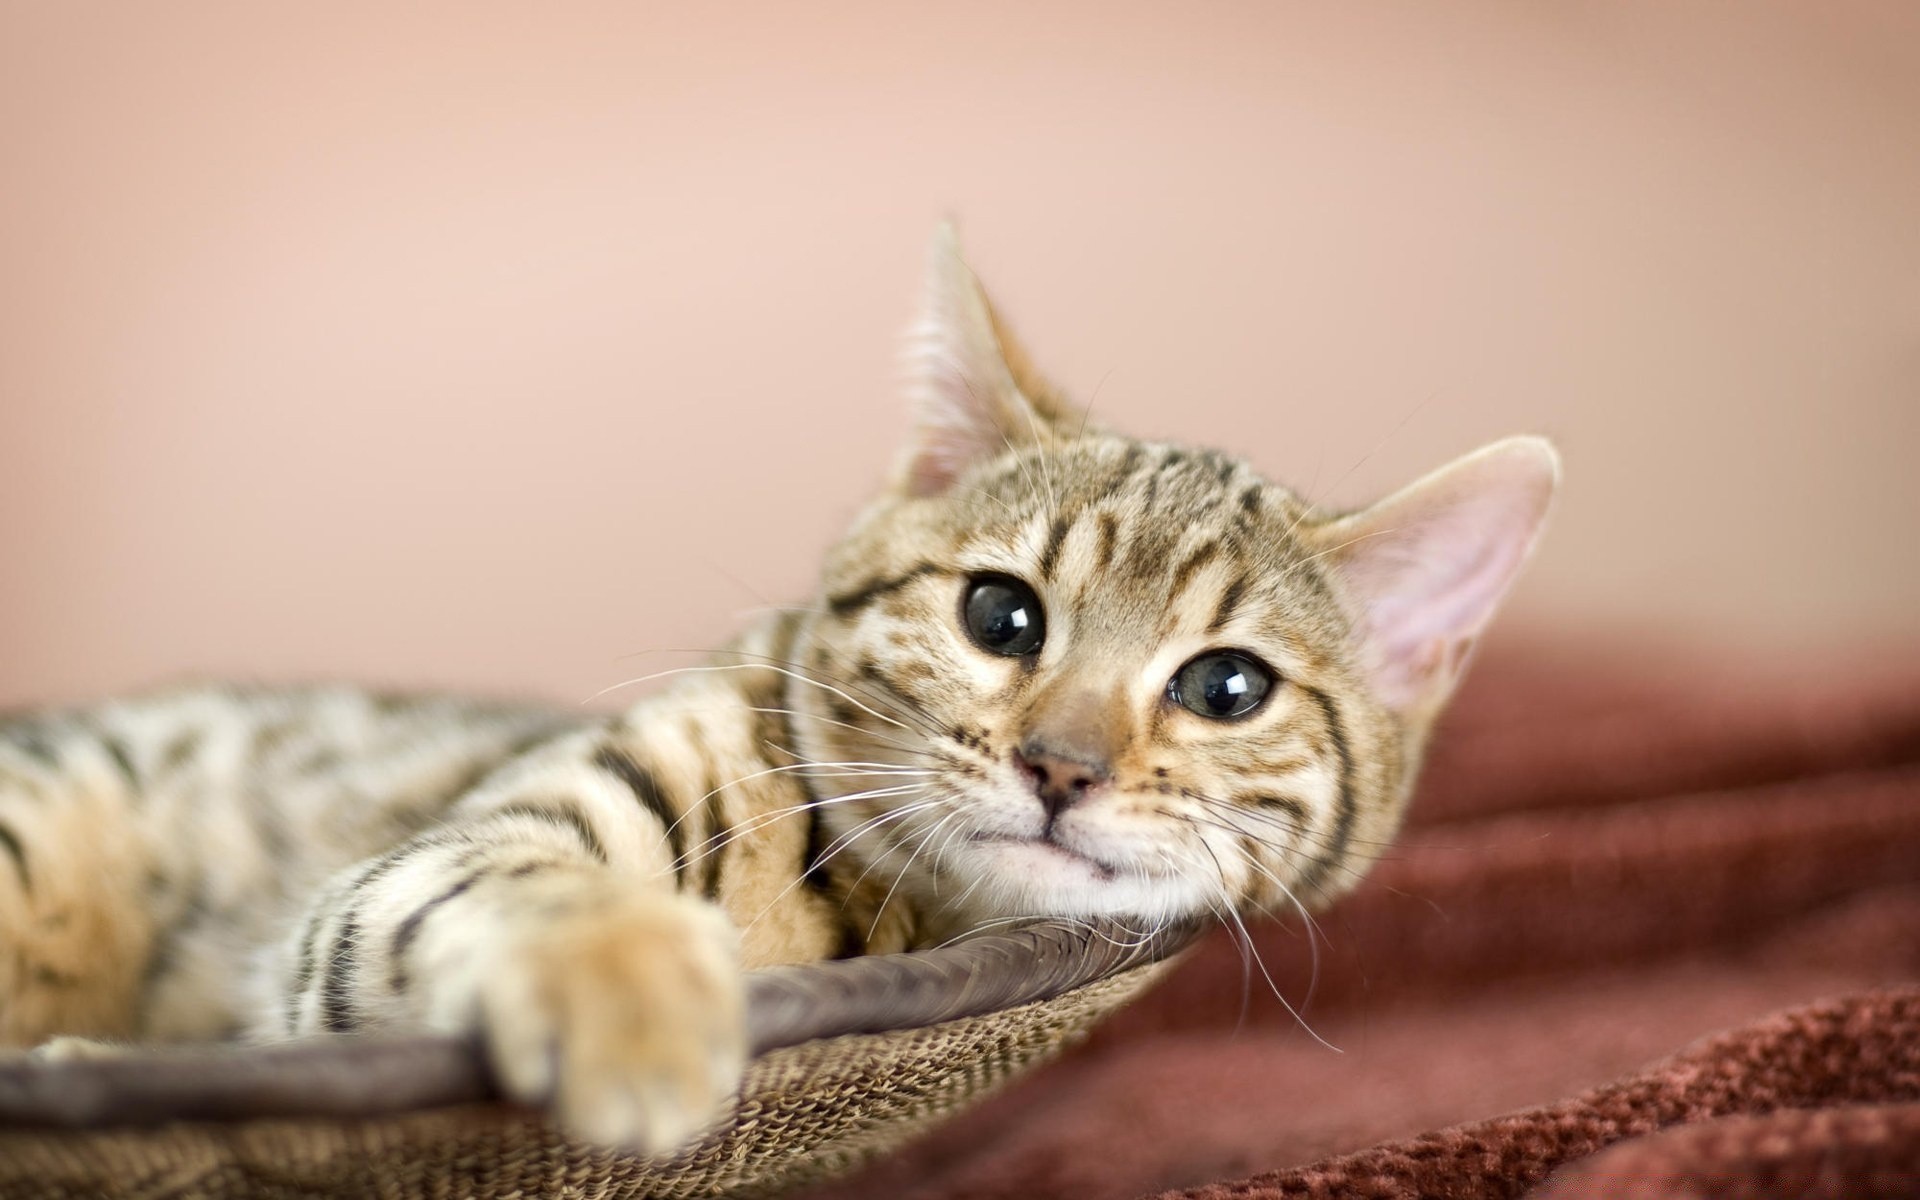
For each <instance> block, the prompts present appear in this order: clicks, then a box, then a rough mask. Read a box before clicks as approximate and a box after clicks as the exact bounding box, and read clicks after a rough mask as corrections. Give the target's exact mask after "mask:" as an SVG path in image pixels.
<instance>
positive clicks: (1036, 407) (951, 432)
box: [897, 224, 1062, 496]
mask: <svg viewBox="0 0 1920 1200" xmlns="http://www.w3.org/2000/svg"><path fill="white" fill-rule="evenodd" d="M927 257H928V262H927V287H926V294H925V297H924V299H923V300H922V302H921V308H920V314H919V317H918V318H917V319H916V320H915V321H914V324H913V326H912V328H911V329H910V330H909V331H908V333H907V345H906V364H907V379H908V395H909V399H910V400H911V401H912V404H913V432H912V434H911V436H910V440H909V441H908V443H907V448H906V452H905V453H904V454H903V455H902V458H901V464H900V470H899V477H898V481H897V482H898V486H899V487H900V489H901V490H902V491H905V492H906V493H907V494H909V495H913V496H934V495H938V494H940V493H941V492H944V491H946V490H947V489H948V488H949V487H951V486H952V485H953V481H954V480H955V479H957V478H959V477H960V475H961V474H963V473H964V472H965V471H966V470H967V468H968V467H970V466H972V465H973V464H974V463H976V462H979V461H980V460H982V459H985V458H990V457H992V456H994V455H997V454H1001V453H1004V452H1005V451H1007V450H1009V449H1011V448H1014V447H1019V446H1027V445H1034V444H1037V443H1044V442H1049V441H1052V440H1054V439H1055V438H1057V437H1058V436H1060V434H1059V430H1060V426H1061V422H1060V419H1059V418H1060V414H1061V411H1062V405H1061V403H1060V400H1059V398H1058V395H1057V393H1056V392H1055V391H1054V389H1053V388H1052V387H1051V386H1050V385H1049V384H1047V383H1046V381H1045V380H1043V379H1041V378H1040V377H1039V375H1037V374H1036V373H1035V372H1034V371H1033V369H1032V367H1031V365H1030V364H1029V362H1028V360H1027V356H1026V353H1025V352H1024V351H1023V350H1022V349H1021V348H1020V346H1019V345H1018V344H1017V343H1016V342H1014V340H1013V338H1012V337H1011V335H1009V334H1008V332H1007V329H1006V326H1005V325H1004V324H1003V323H1002V322H1001V321H1000V319H999V317H998V316H997V315H996V314H995V313H994V311H993V305H992V304H991V303H990V302H989V301H988V300H987V295H986V293H985V292H984V291H983V290H981V287H980V281H979V280H978V279H976V278H975V277H974V274H973V270H972V269H971V268H970V267H968V266H967V263H966V259H965V258H963V257H962V256H961V254H960V239H959V237H958V235H957V234H955V232H954V229H953V226H952V225H948V224H943V225H941V226H940V228H939V229H938V230H936V231H935V233H934V235H933V245H932V247H931V249H930V252H929V254H928V256H927Z"/></svg>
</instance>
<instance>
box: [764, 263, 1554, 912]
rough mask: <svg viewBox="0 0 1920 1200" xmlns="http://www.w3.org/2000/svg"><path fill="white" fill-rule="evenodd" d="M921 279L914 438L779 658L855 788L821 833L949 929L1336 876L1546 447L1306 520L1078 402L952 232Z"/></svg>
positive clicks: (1131, 907) (1176, 907)
mask: <svg viewBox="0 0 1920 1200" xmlns="http://www.w3.org/2000/svg"><path fill="white" fill-rule="evenodd" d="M931 275H932V277H931V281H930V285H929V289H928V294H927V300H926V305H925V310H924V312H923V314H922V317H921V320H920V322H919V323H918V325H917V326H916V327H915V329H914V330H913V334H912V341H911V344H910V353H911V355H912V370H913V381H914V391H915V395H914V401H915V415H916V420H915V427H914V432H913V436H912V438H911V440H910V442H909V444H908V446H907V447H906V450H905V452H904V454H903V455H902V458H901V461H900V465H899V468H898V470H897V472H896V475H895V478H894V480H893V481H892V483H891V485H890V487H889V488H888V490H887V491H886V493H885V494H884V495H882V496H881V497H880V499H878V500H877V501H876V502H875V503H874V504H872V505H871V506H870V507H869V508H868V509H867V510H866V511H865V512H864V513H863V514H862V515H861V517H860V518H859V520H858V521H857V523H856V524H855V526H854V528H853V530H852V532H851V533H850V534H848V536H847V537H846V539H845V540H844V541H843V542H842V543H841V544H840V545H839V546H838V547H837V548H836V549H835V550H834V552H833V553H832V555H831V556H830V558H829V560H828V563H827V567H826V572H825V576H824V584H823V591H822V597H821V603H820V608H819V609H818V611H816V612H815V613H814V614H812V615H811V616H810V617H809V618H808V619H807V620H806V621H805V623H804V625H803V627H802V630H801V641H800V644H799V645H798V646H797V647H796V649H795V652H794V656H795V659H796V665H799V666H801V667H803V668H804V672H805V674H807V675H808V676H809V677H810V678H811V679H813V680H814V681H816V683H815V684H806V685H803V684H801V683H799V682H797V681H796V683H795V685H794V687H793V688H792V689H791V690H790V693H789V695H790V703H791V704H792V705H793V706H794V707H795V708H796V709H797V710H799V712H800V713H801V714H803V715H802V716H801V717H800V718H799V720H798V732H799V734H800V739H801V744H802V747H803V753H804V754H805V756H806V757H807V758H809V759H811V760H814V761H816V762H820V763H833V764H847V765H844V766H842V767H839V768H837V769H838V770H840V771H842V772H845V773H844V774H841V775H838V776H834V775H829V774H827V773H826V772H828V771H831V770H834V769H835V768H830V767H827V768H821V770H820V773H819V774H817V775H816V776H815V790H816V792H818V793H820V794H822V795H828V796H831V795H835V794H852V793H876V794H872V795H864V796H860V797H859V798H851V799H847V800H845V801H836V802H830V803H828V804H826V805H825V806H823V809H822V811H823V813H824V814H825V815H826V817H827V828H828V829H829V830H831V831H833V832H834V833H835V834H836V835H838V836H839V837H840V838H841V839H842V844H845V845H847V846H849V847H850V851H849V852H850V853H851V854H853V855H854V856H856V857H857V858H859V859H860V860H861V861H862V862H863V863H864V864H866V865H867V866H868V867H869V868H870V869H871V870H872V872H873V873H874V874H875V875H877V876H878V877H881V878H883V879H885V880H887V881H888V882H889V883H891V882H892V881H893V880H894V879H895V878H899V879H900V881H901V883H900V886H901V887H902V888H903V890H904V892H905V893H906V894H910V895H913V896H915V897H916V898H917V899H918V900H920V901H921V902H922V903H923V904H924V903H929V902H931V903H942V904H944V905H945V906H947V907H948V908H949V909H950V910H952V912H953V915H954V916H955V917H957V918H958V919H962V920H967V921H978V920H989V919H992V918H994V917H997V916H1016V915H1032V914H1050V915H1067V916H1092V915H1100V914H1106V915H1133V916H1139V917H1144V918H1148V919H1153V920H1161V919H1166V918H1171V917H1181V916H1188V915H1196V914H1203V913H1206V912H1208V911H1209V910H1212V911H1216V912H1220V911H1224V910H1225V909H1227V908H1229V907H1231V908H1235V909H1240V910H1247V909H1259V908H1267V907H1273V906H1279V905H1288V904H1299V905H1305V906H1309V907H1312V906H1317V905H1319V904H1321V903H1323V902H1324V901H1325V900H1326V899H1327V898H1329V897H1330V896H1331V895H1333V894H1335V893H1337V892H1339V891H1341V890H1343V889H1345V888H1346V887H1348V886H1350V885H1351V884H1352V883H1353V882H1354V881H1356V880H1357V879H1358V878H1359V877H1360V875H1361V874H1362V873H1363V872H1364V871H1365V869H1366V867H1367V866H1368V864H1369V863H1371V862H1372V860H1373V859H1374V857H1375V856H1376V855H1377V854H1378V853H1379V852H1380V850H1381V848H1382V847H1383V846H1384V844H1385V843H1386V841H1387V840H1388V839H1389V838H1390V837H1391V836H1392V834H1393V832H1394V830H1395V828H1396V827H1397V825H1398V823H1399V819H1400V813H1401V810H1402V808H1403V807H1404V804H1405V800H1406V795H1407V792H1408V790H1409V788H1410V785H1411V783H1412V778H1413V775H1414V772H1415V769H1416V766H1417V764H1418V761H1419V758H1420V752H1421V748H1422V744H1423V742H1424V740H1425V737H1426V735H1427V732H1428V729H1429V727H1430V725H1431V723H1432V721H1433V718H1434V717H1435V715H1436V714H1437V713H1438V711H1439V709H1440V707H1441V705H1442V704H1443V703H1444V701H1445V700H1446V697H1447V695H1448V693H1449V692H1450V690H1451V689H1452V687H1453V686H1454V683H1455V682H1456V680H1457V679H1458V677H1459V674H1460V671H1461V668H1462V667H1463V665H1464V663H1465V661H1466V658H1467V655H1468V652H1469V650H1470V649H1471V648H1472V646H1473V643H1474V639H1475V638H1476V637H1477V636H1478V635H1479V633H1480V632H1481V630H1482V629H1483V628H1484V627H1485V625H1486V624H1487V621H1488V619H1489V618H1490V617H1491V616H1492V614H1493V611H1494V608H1495V606H1496V605H1497V604H1498V603H1499V601H1500V599H1501V597H1502V596H1503V595H1504V593H1505V592H1506V590H1507V587H1508V585H1509V584H1510V583H1511V582H1512V580H1513V578H1514V576H1515V574H1516V572H1517V571H1518V570H1519V568H1520V566H1521V564H1522V563H1523V562H1524V561H1525V559H1526V557H1527V555H1528V552H1529V550H1530V549H1531V548H1532V546H1533V543H1534V540H1535V537H1536V535H1537V534H1538V532H1539V530H1540V527H1541V523H1542V520H1543V518H1544V517H1545V515H1546V512H1547V509H1548V506H1549V503H1550V501H1551V499H1552V496H1553V493H1554V487H1555V483H1556V480H1557V476H1558V462H1557V458H1556V456H1555V454H1554V451H1553V449H1552V448H1551V447H1550V446H1549V445H1548V444H1547V443H1546V442H1544V441H1542V440H1540V439H1537V438H1515V439H1511V440H1508V441H1504V442H1499V443H1497V444H1495V445H1492V446H1488V447H1486V448H1485V449H1482V450H1480V451H1477V452H1475V453H1473V454H1470V455H1468V456H1467V457H1465V458H1463V459H1461V460H1459V461H1457V462H1454V463H1453V464H1451V465H1449V466H1447V467H1444V468H1442V469H1441V470H1439V471H1437V472H1435V473H1433V474H1431V475H1429V476H1427V477H1426V478H1424V479H1422V480H1420V481H1419V482H1417V483H1415V484H1413V485H1412V486H1410V487H1408V488H1406V489H1404V490H1403V491H1400V492H1398V493H1396V494H1395V495H1393V496H1390V497H1388V498H1387V499H1385V500H1383V501H1381V502H1380V503H1379V504H1377V505H1375V506H1373V507H1371V508H1368V509H1365V510H1363V511H1360V512H1354V513H1345V514H1339V513H1324V512H1321V511H1319V510H1317V509H1315V508H1313V507H1312V506H1311V505H1309V504H1308V503H1306V502H1305V501H1304V500H1302V499H1301V498H1300V497H1298V496H1296V495H1294V494H1293V493H1292V492H1290V491H1288V490H1287V489H1285V488H1283V487H1281V486H1279V485H1277V484H1274V483H1270V482H1268V481H1266V480H1264V479H1262V478H1260V477H1259V475H1257V474H1256V473H1255V472H1254V471H1253V470H1252V469H1251V468H1250V467H1248V466H1247V465H1246V464H1245V463H1243V462H1241V461H1240V460H1238V459H1235V458H1231V457H1229V456H1227V455H1224V454H1219V453H1215V452H1212V451H1207V450H1196V449H1191V448H1187V447H1183V446H1173V445H1165V444H1160V443H1153V442H1142V441H1137V440H1135V439H1133V438H1129V437H1126V436H1124V435H1122V434H1118V433H1115V432H1112V431H1110V430H1108V429H1105V428H1103V427H1101V426H1100V425H1098V424H1095V423H1091V422H1089V421H1088V420H1087V419H1086V418H1085V415H1084V414H1082V413H1080V412H1078V411H1075V410H1073V409H1072V408H1070V407H1069V406H1068V405H1067V404H1065V403H1064V402H1063V401H1062V399H1061V398H1060V396H1059V394H1058V393H1057V392H1056V391H1055V390H1054V389H1053V388H1051V387H1050V386H1048V385H1047V384H1046V383H1045V382H1044V381H1042V380H1041V379H1040V378H1039V377H1038V376H1037V375H1036V374H1035V373H1034V371H1033V369H1032V367H1031V365H1030V363H1029V362H1028V360H1027V358H1026V356H1025V354H1024V352H1023V351H1022V350H1020V348H1019V347H1018V346H1017V345H1016V344H1015V343H1014V342H1013V340H1012V339H1011V337H1010V336H1009V334H1008V331H1007V329H1006V326H1005V325H1004V324H1003V323H1002V322H1001V321H1000V319H999V318H998V317H997V316H996V314H995V313H994V311H993V309H992V307H991V306H990V305H989V303H988V301H987V299H986V296H985V295H984V293H983V292H982V291H981V290H980V287H979V285H978V283H977V282H976V280H975V279H974V276H973V274H972V272H971V271H970V270H969V269H968V268H967V266H966V264H965V263H964V261H962V259H961V257H960V253H959V249H958V246H957V244H956V242H955V240H954V238H953V235H952V233H951V231H942V233H941V234H940V235H939V236H938V237H937V238H936V239H935V244H934V248H933V261H932V273H931ZM818 684H826V685H830V686H818ZM852 764H866V765H864V766H856V765H852ZM860 772H866V773H860Z"/></svg>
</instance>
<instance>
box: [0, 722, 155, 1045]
mask: <svg viewBox="0 0 1920 1200" xmlns="http://www.w3.org/2000/svg"><path fill="white" fill-rule="evenodd" d="M134 803H135V797H134V795H133V794H132V790H131V788H130V786H129V784H128V781H127V780H126V778H125V776H124V773H123V772H122V771H120V770H119V768H118V766H117V764H116V760H115V759H114V758H113V756H112V755H111V754H110V753H108V752H107V751H106V750H105V749H103V747H102V745H101V743H100V742H99V740H98V739H96V738H92V737H89V736H86V735H84V734H82V733H78V732H76V731H73V730H69V729H65V728H61V727H59V726H56V725H53V724H50V723H48V724H43V723H39V722H34V721H31V720H23V721H17V722H14V723H12V724H6V725H0V1046H11V1047H17V1048H26V1047H29V1046H33V1045H36V1044H38V1043H40V1042H43V1041H45V1040H46V1039H48V1038H50V1037H54V1036H56V1035H60V1034H79V1035H85V1036H88V1037H107V1038H112V1037H131V1036H133V1035H134V1034H135V1033H136V1032H137V1031H138V1029H139V1027H140V1012H139V1006H140V1002H141V993H142V982H143V972H144V969H145V966H146V963H147V959H148V956H149V954H150V951H151V947H152V945H153V940H154V936H155V919H154V916H153V914H152V911H151V906H150V905H149V904H148V903H147V902H146V899H147V898H146V896H145V895H144V890H143V889H144V888H145V887H146V883H147V879H148V878H149V875H150V873H151V870H152V865H153V864H152V862H151V855H150V853H149V850H148V847H147V846H146V844H145V841H144V839H143V838H142V837H141V836H140V834H139V832H138V830H137V829H136V827H135V821H134V820H133V818H132V816H131V813H130V809H131V806H132V805H133V804H134Z"/></svg>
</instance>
